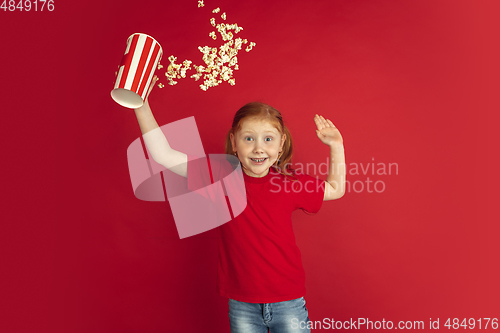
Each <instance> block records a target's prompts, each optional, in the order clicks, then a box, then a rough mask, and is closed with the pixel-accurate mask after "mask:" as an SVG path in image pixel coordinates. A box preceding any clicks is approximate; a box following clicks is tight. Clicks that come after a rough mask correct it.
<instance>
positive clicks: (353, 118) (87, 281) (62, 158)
mask: <svg viewBox="0 0 500 333" xmlns="http://www.w3.org/2000/svg"><path fill="white" fill-rule="evenodd" d="M54 1H55V2H53V3H52V4H53V5H54V7H53V8H52V11H49V10H47V8H45V9H44V10H43V11H41V10H40V8H38V11H34V9H33V8H32V9H31V10H30V11H29V12H28V11H26V7H24V10H21V9H20V8H18V2H17V1H16V2H15V4H16V6H11V3H14V2H13V1H11V2H9V1H6V2H5V1H4V2H3V3H4V4H6V5H5V6H4V7H3V8H2V9H0V27H1V30H0V31H1V32H2V52H1V53H0V60H1V62H0V69H1V71H0V73H1V83H0V84H1V89H0V93H1V97H2V99H1V100H2V103H3V105H2V106H3V122H2V123H3V131H2V137H3V147H4V154H3V157H2V162H3V163H2V171H3V177H2V187H3V189H4V195H3V203H2V215H1V220H2V223H1V232H0V235H1V242H0V250H1V256H2V261H1V262H2V264H1V267H2V268H1V269H2V273H1V274H0V299H1V301H0V304H1V305H2V307H1V309H0V330H1V331H2V332H51V333H53V332H73V333H80V332H82V333H83V332H92V333H96V332H106V333H110V332H229V320H228V313H227V311H228V304H227V301H228V300H227V299H225V298H222V297H221V296H219V295H218V294H217V292H216V290H215V284H216V274H217V271H216V268H217V266H216V265H217V251H216V245H217V241H218V239H217V233H216V232H215V230H211V231H208V232H206V233H203V234H200V235H196V236H193V237H188V238H186V239H179V237H178V235H177V231H176V228H175V223H174V219H173V216H172V212H171V209H170V207H169V203H168V201H167V202H148V201H141V200H139V199H137V198H136V197H135V196H134V193H133V191H132V186H131V182H130V175H129V172H128V165H127V155H126V152H127V147H128V146H129V145H130V143H131V142H132V141H134V140H135V139H137V138H138V137H140V136H141V132H140V129H139V126H138V123H137V119H136V117H135V114H134V111H133V110H130V109H126V108H123V107H121V106H119V105H118V104H117V103H115V102H114V101H113V100H112V98H111V96H110V92H111V89H112V88H113V83H114V78H115V71H116V70H117V66H118V65H119V64H120V61H121V58H122V56H123V53H124V51H125V46H126V40H127V38H128V36H130V35H131V34H133V33H136V32H141V33H146V34H148V35H150V36H153V37H154V38H155V39H156V40H157V41H158V42H159V43H160V44H161V46H162V48H163V51H164V56H163V59H162V64H163V65H165V64H168V61H167V58H168V56H170V55H175V56H176V57H178V62H182V61H183V60H184V59H190V60H192V61H193V62H194V63H196V64H201V63H202V60H201V57H202V54H201V53H200V51H199V50H198V46H205V45H213V46H219V45H221V40H220V36H219V37H218V39H217V40H215V41H214V40H212V38H211V37H210V36H209V33H210V32H211V31H213V30H215V29H214V28H213V27H212V26H211V24H210V18H211V17H217V19H218V20H219V21H218V22H221V21H220V19H219V17H220V16H217V15H220V14H221V13H222V12H225V13H226V15H227V19H226V21H227V22H228V23H237V24H238V25H239V26H241V27H243V30H242V31H241V32H239V34H238V36H241V37H242V38H247V39H248V41H249V42H250V41H252V42H255V43H256V44H255V46H254V47H253V49H252V50H251V51H250V52H245V50H244V49H243V50H242V51H240V53H239V54H238V64H239V70H237V71H235V74H234V78H235V83H236V84H235V85H234V86H231V85H230V84H228V83H227V82H223V83H222V84H221V85H219V86H217V87H211V88H209V89H208V90H207V91H203V90H201V89H200V88H199V84H200V83H201V82H200V81H198V82H196V81H194V79H191V78H185V79H180V80H178V84H177V85H176V86H170V85H168V84H167V83H168V82H167V79H166V77H165V76H164V75H163V72H164V69H163V71H162V70H160V71H159V73H161V74H162V75H161V76H160V78H161V79H160V82H162V83H163V84H164V85H165V87H164V88H161V89H160V88H158V87H156V88H155V89H154V90H153V92H152V94H151V97H150V104H151V107H152V110H153V113H154V115H155V117H156V120H157V122H158V124H159V125H160V126H162V125H164V124H168V123H171V122H174V121H177V120H180V119H184V118H187V117H191V116H194V117H195V120H196V124H197V127H198V130H199V133H200V137H201V140H202V142H203V147H204V149H205V152H207V153H214V154H218V153H223V142H224V138H225V134H226V133H227V131H228V130H229V127H230V125H231V121H232V117H233V115H234V113H235V112H236V110H237V109H238V108H239V107H241V106H242V105H243V104H245V103H247V102H250V101H262V102H266V103H268V104H271V105H273V106H274V107H276V108H277V109H278V110H280V111H281V112H282V114H283V117H284V120H285V123H286V124H287V126H288V127H289V129H290V131H291V133H292V135H293V140H294V143H295V145H296V154H295V156H294V159H293V162H294V163H295V164H296V165H299V166H302V167H303V168H304V170H305V171H307V172H308V173H309V174H311V175H313V176H318V177H323V179H326V175H325V170H326V169H324V166H323V167H321V165H322V164H323V165H324V164H325V163H327V162H328V160H327V158H328V154H329V151H328V148H327V147H326V146H325V145H323V144H322V143H321V142H320V141H319V140H318V138H317V137H316V134H315V125H314V122H313V117H314V115H315V114H316V113H318V114H321V115H323V116H324V117H325V118H329V119H330V120H332V122H333V123H334V124H335V125H336V126H337V127H338V128H339V130H340V132H341V133H342V135H343V138H344V146H345V154H346V163H347V166H348V174H347V181H348V187H347V192H346V195H345V196H344V197H343V198H341V199H340V200H334V201H329V202H324V203H323V206H322V208H321V210H320V211H319V213H317V214H315V215H312V216H309V215H306V214H304V213H303V212H301V211H297V212H295V213H294V215H293V219H294V222H293V227H294V230H295V234H296V240H297V244H298V246H299V248H300V250H301V253H302V260H303V264H304V268H305V271H306V289H307V294H306V295H305V299H306V301H307V307H308V310H309V318H310V319H311V320H312V321H316V322H323V323H324V322H331V321H330V320H335V321H349V320H351V319H352V320H357V319H358V318H365V319H367V320H370V321H372V322H374V323H375V325H376V322H382V321H383V320H385V321H386V322H388V321H392V322H393V323H394V325H398V322H399V321H403V322H404V323H408V322H409V323H414V322H418V321H422V322H423V324H424V325H425V326H424V327H425V330H429V329H430V327H429V326H430V322H431V321H434V322H435V321H436V320H438V319H439V329H440V330H448V327H446V326H445V324H446V320H447V319H448V318H451V323H452V324H453V319H454V318H458V319H457V320H460V322H462V320H463V319H467V320H468V322H467V323H468V325H470V322H471V320H472V322H473V323H475V326H476V327H475V329H478V328H479V323H480V321H479V320H480V319H482V318H483V319H482V322H481V323H482V326H483V327H482V328H481V331H483V330H487V331H496V330H495V329H494V325H493V321H491V322H490V325H489V326H488V328H487V329H485V327H484V326H485V323H486V319H484V318H492V319H493V318H499V317H500V303H499V296H500V290H499V286H498V285H499V284H498V281H499V280H500V272H499V269H498V262H499V259H500V252H499V250H500V248H499V245H498V243H499V242H498V240H499V236H500V228H499V226H498V221H499V218H498V213H497V211H494V210H493V203H494V202H495V201H496V200H497V199H499V196H498V191H497V190H496V189H497V187H496V185H497V184H498V172H497V170H496V169H497V168H496V167H495V166H496V165H497V164H495V160H496V157H495V156H494V155H496V153H495V152H496V151H498V148H497V144H498V140H495V139H496V135H494V131H495V129H496V124H498V123H497V122H495V121H494V120H495V118H494V116H495V114H494V111H495V112H498V105H497V106H496V109H495V107H494V106H493V104H494V103H498V91H499V90H498V59H499V53H498V41H499V40H500V38H499V34H498V32H499V27H498V23H497V21H498V20H497V17H498V14H499V10H498V6H496V5H497V2H496V1H472V0H470V1H435V0H433V1H429V0H424V1H396V0H391V1H367V0H350V1H343V0H342V1H341V0H328V1H327V0H313V1H285V0H275V1H262V0H250V1H230V0H205V1H204V3H205V7H202V8H198V6H197V0H189V1H188V0H183V1H153V0H145V1H142V2H138V1H96V0H88V1H85V0H83V1H71V2H70V1H60V0H54ZM40 3H41V2H40V1H39V5H40ZM9 6H10V7H9ZM23 6H26V2H25V3H21V5H20V6H19V7H23ZM217 7H220V9H221V12H220V13H217V14H213V13H212V10H213V9H215V8H217ZM229 223H231V222H229ZM408 325H411V324H408ZM469 328H470V326H469V327H468V329H469ZM373 329H375V328H373ZM451 329H452V330H453V327H452V328H451ZM459 329H460V330H462V329H465V328H464V327H463V326H461V327H459ZM499 329H500V328H497V330H499ZM323 330H325V331H327V330H328V328H327V327H326V326H316V328H315V329H314V330H313V331H323ZM359 330H360V331H368V330H370V329H369V328H367V327H362V328H360V329H359Z"/></svg>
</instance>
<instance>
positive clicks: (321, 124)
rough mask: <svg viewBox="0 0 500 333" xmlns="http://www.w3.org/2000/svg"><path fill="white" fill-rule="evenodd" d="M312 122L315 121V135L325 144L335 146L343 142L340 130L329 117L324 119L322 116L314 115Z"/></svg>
mask: <svg viewBox="0 0 500 333" xmlns="http://www.w3.org/2000/svg"><path fill="white" fill-rule="evenodd" d="M314 122H315V123H316V127H317V128H318V129H317V130H316V135H317V136H318V138H319V139H320V140H321V142H323V143H324V144H325V145H328V146H330V147H331V146H335V145H340V144H342V143H343V139H342V135H341V134H340V131H339V130H338V129H337V127H335V125H333V123H332V122H331V121H330V119H325V118H323V116H320V115H317V114H316V115H315V116H314Z"/></svg>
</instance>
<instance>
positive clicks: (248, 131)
mask: <svg viewBox="0 0 500 333" xmlns="http://www.w3.org/2000/svg"><path fill="white" fill-rule="evenodd" d="M245 133H255V131H253V130H246V131H243V132H241V134H245ZM263 133H271V134H276V132H273V131H264V132H263Z"/></svg>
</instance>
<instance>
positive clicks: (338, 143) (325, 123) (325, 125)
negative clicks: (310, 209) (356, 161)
mask: <svg viewBox="0 0 500 333" xmlns="http://www.w3.org/2000/svg"><path fill="white" fill-rule="evenodd" d="M314 121H315V123H316V126H317V128H318V129H317V130H316V134H317V135H318V138H319V139H320V140H321V142H323V143H324V144H326V145H328V147H329V148H330V161H331V164H330V168H329V169H328V177H327V178H326V184H325V196H324V197H323V201H327V200H335V199H340V198H342V196H344V194H345V178H346V165H345V155H344V143H343V139H342V135H340V131H339V130H338V129H337V128H336V127H335V126H334V125H333V123H332V122H331V121H330V119H325V118H323V117H322V116H319V115H316V116H315V117H314Z"/></svg>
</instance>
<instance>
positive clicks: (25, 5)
mask: <svg viewBox="0 0 500 333" xmlns="http://www.w3.org/2000/svg"><path fill="white" fill-rule="evenodd" d="M0 9H3V11H4V12H6V11H7V10H8V11H9V12H13V11H16V10H18V11H20V12H22V11H23V10H24V11H25V12H29V11H30V10H33V11H35V12H42V11H43V10H48V11H49V12H51V11H53V10H54V0H34V1H31V0H19V2H16V1H15V0H9V1H7V0H4V1H3V2H2V5H1V6H0Z"/></svg>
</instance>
